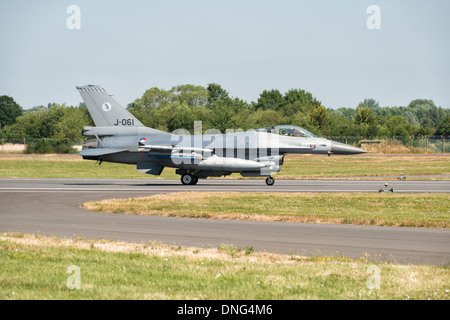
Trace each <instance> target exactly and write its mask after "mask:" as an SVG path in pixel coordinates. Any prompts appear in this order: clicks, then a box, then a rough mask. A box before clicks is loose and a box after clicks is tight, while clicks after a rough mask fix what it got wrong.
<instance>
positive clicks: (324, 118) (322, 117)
mask: <svg viewBox="0 0 450 320" xmlns="http://www.w3.org/2000/svg"><path fill="white" fill-rule="evenodd" d="M308 124H309V126H308V129H311V130H313V131H314V132H317V133H319V135H324V134H327V133H328V131H329V124H330V114H329V113H328V110H327V109H326V108H325V107H324V106H322V105H318V104H317V105H314V106H313V107H311V108H310V109H309V111H308Z"/></svg>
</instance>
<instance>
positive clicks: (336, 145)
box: [331, 141, 367, 154]
mask: <svg viewBox="0 0 450 320" xmlns="http://www.w3.org/2000/svg"><path fill="white" fill-rule="evenodd" d="M331 153H333V154H358V153H367V151H366V150H363V149H360V148H357V147H353V146H349V145H348V144H345V143H340V142H336V141H333V142H332V143H331Z"/></svg>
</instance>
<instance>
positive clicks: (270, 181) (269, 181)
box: [266, 177, 275, 186]
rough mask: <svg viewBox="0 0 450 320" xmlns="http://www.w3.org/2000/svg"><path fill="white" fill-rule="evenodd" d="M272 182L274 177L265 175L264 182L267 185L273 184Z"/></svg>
mask: <svg viewBox="0 0 450 320" xmlns="http://www.w3.org/2000/svg"><path fill="white" fill-rule="evenodd" d="M274 183H275V179H274V178H272V177H267V178H266V184H267V185H268V186H273V184H274Z"/></svg>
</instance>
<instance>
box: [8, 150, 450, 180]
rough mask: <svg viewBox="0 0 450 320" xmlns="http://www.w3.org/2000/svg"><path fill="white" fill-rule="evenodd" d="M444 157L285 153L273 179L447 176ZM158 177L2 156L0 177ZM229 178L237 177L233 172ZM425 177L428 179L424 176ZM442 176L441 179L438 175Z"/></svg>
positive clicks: (64, 160)
mask: <svg viewBox="0 0 450 320" xmlns="http://www.w3.org/2000/svg"><path fill="white" fill-rule="evenodd" d="M449 159H450V158H449V157H446V156H432V157H431V156H372V157H370V156H331V157H327V156H298V155H288V156H286V158H285V163H284V165H283V166H282V167H281V171H280V173H278V174H277V175H276V178H277V179H278V178H281V179H289V178H296V179H300V178H306V179H311V178H364V177H367V176H370V177H373V176H375V177H376V176H393V179H395V177H397V176H399V175H400V173H403V175H405V176H407V177H409V179H420V176H421V175H440V174H447V175H450V161H449ZM13 177H16V178H97V179H108V178H115V179H122V178H130V179H134V178H138V179H139V178H141V179H149V178H150V179H151V178H158V177H155V176H152V175H147V174H143V173H138V172H136V166H135V165H126V164H116V163H107V162H104V163H102V164H101V165H98V164H96V162H95V161H88V160H82V159H81V157H79V156H77V155H73V156H58V155H50V156H42V155H40V156H39V155H11V156H7V155H3V156H0V178H13ZM232 177H233V178H241V176H240V175H239V174H233V175H232ZM159 178H165V179H174V178H176V179H178V178H179V176H178V175H176V174H175V169H172V168H165V169H164V170H163V173H162V175H161V176H159ZM427 179H428V178H427ZM438 179H442V178H438Z"/></svg>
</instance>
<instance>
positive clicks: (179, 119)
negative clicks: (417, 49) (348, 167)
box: [0, 83, 450, 141]
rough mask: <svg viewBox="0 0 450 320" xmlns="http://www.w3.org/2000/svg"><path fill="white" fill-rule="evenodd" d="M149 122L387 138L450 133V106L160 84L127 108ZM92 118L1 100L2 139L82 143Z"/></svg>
mask: <svg viewBox="0 0 450 320" xmlns="http://www.w3.org/2000/svg"><path fill="white" fill-rule="evenodd" d="M127 108H128V110H129V111H130V112H131V113H132V114H133V115H134V116H136V117H137V118H138V119H139V120H140V121H141V122H142V123H143V124H144V125H146V126H149V127H152V128H156V129H160V130H163V131H168V132H173V131H174V130H176V129H180V128H183V129H187V130H188V131H189V132H191V133H193V130H194V121H202V129H203V130H204V131H205V130H207V129H211V128H214V129H218V130H220V131H221V132H223V133H225V132H226V130H227V129H234V130H236V129H242V130H248V129H258V128H262V127H266V126H271V125H277V124H292V125H298V126H301V127H304V128H305V129H307V130H309V131H311V132H313V133H315V134H316V135H318V136H323V137H358V138H369V139H370V138H386V137H411V136H433V135H438V136H442V135H443V136H449V135H450V109H445V108H442V107H437V106H436V105H435V104H434V102H433V101H432V100H425V99H416V100H412V101H411V102H410V103H409V104H408V105H407V106H390V107H381V106H380V105H379V103H378V102H377V101H376V100H374V99H365V100H364V101H361V102H360V103H359V104H358V105H357V106H356V107H353V108H351V107H348V108H339V109H330V108H326V107H324V106H323V105H322V103H321V101H320V100H318V99H317V98H316V97H314V96H313V95H312V94H311V93H310V92H307V91H305V90H302V89H291V90H288V91H287V92H285V93H281V92H280V91H279V90H276V89H272V90H264V91H263V92H262V93H261V94H260V95H259V98H258V100H257V101H256V102H247V101H244V100H242V99H239V98H236V97H231V96H230V95H229V93H228V91H226V90H225V89H224V88H222V87H221V86H220V85H219V84H216V83H210V84H208V86H207V87H203V86H196V85H191V84H186V85H179V86H175V87H173V88H171V89H169V90H165V89H160V88H157V87H154V88H150V89H148V90H146V91H145V92H144V94H143V95H142V97H140V98H138V99H136V100H135V101H133V102H132V103H130V104H128V105H127ZM92 125H94V124H93V121H92V119H91V117H90V115H89V113H88V111H87V109H86V107H85V105H84V104H83V103H80V105H78V106H66V105H65V104H57V103H49V104H48V105H47V106H37V107H34V108H32V109H30V110H23V108H22V107H21V106H20V105H18V104H17V103H16V102H15V101H14V99H13V98H12V97H9V96H6V95H4V96H0V129H1V130H0V137H1V138H2V139H30V138H31V139H38V138H39V139H40V138H53V139H58V140H63V139H65V140H70V141H82V140H83V139H84V138H83V137H82V135H81V129H82V128H83V127H84V126H92Z"/></svg>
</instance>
